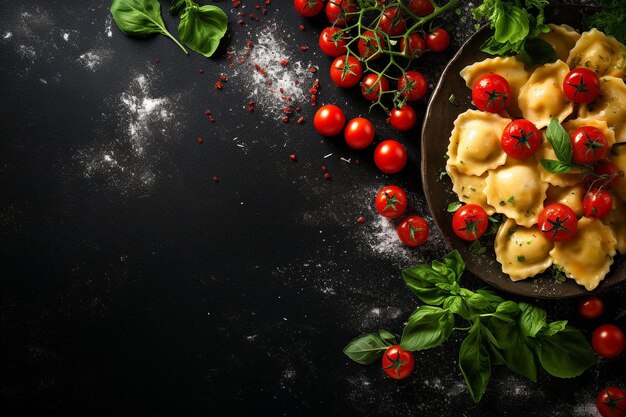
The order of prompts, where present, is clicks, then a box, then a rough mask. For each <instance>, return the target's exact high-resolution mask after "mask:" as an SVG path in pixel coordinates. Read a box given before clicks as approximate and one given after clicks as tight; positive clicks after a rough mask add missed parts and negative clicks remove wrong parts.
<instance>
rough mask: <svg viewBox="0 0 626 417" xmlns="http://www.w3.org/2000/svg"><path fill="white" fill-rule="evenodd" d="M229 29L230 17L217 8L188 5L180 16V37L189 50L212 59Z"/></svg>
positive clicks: (189, 3) (190, 3)
mask: <svg viewBox="0 0 626 417" xmlns="http://www.w3.org/2000/svg"><path fill="white" fill-rule="evenodd" d="M227 29H228V17H227V16H226V13H224V12H223V11H222V9H220V8H219V7H217V6H211V5H206V6H198V5H196V4H193V3H192V2H188V3H187V7H186V8H185V11H184V12H183V13H182V14H181V16H180V24H179V25H178V36H180V39H181V40H182V41H183V42H185V45H187V46H188V47H189V48H191V49H193V50H194V51H196V52H198V53H200V54H202V55H204V56H206V57H210V56H211V55H213V53H214V52H215V50H216V49H217V47H218V46H219V44H220V40H221V39H222V38H223V37H224V35H225V34H226V30H227Z"/></svg>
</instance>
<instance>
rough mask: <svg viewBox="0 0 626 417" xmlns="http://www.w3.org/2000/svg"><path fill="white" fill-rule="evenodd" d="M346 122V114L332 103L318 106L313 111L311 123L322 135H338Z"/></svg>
mask: <svg viewBox="0 0 626 417" xmlns="http://www.w3.org/2000/svg"><path fill="white" fill-rule="evenodd" d="M345 124H346V115H345V114H344V113H343V110H341V109H340V108H339V107H337V106H335V105H334V104H327V105H325V106H322V107H320V108H319V109H318V110H317V112H316V113H315V118H314V119H313V125H315V130H317V132H318V133H319V134H321V135H324V136H335V135H338V134H339V133H340V132H341V130H342V129H343V126H344V125H345Z"/></svg>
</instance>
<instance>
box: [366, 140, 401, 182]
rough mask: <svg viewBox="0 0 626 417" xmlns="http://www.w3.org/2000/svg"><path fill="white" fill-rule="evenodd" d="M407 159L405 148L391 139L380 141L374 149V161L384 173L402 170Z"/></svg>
mask: <svg viewBox="0 0 626 417" xmlns="http://www.w3.org/2000/svg"><path fill="white" fill-rule="evenodd" d="M407 160H408V155H407V152H406V148H405V147H404V146H402V144H401V143H400V142H398V141H395V140H393V139H388V140H384V141H382V142H380V143H379V144H378V146H377V147H376V150H375V151H374V163H375V164H376V166H377V167H378V169H380V170H381V171H382V172H384V173H385V174H395V173H397V172H400V171H402V169H403V168H404V166H405V165H406V162H407Z"/></svg>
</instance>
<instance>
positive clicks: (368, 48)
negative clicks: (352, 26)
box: [357, 30, 385, 61]
mask: <svg viewBox="0 0 626 417" xmlns="http://www.w3.org/2000/svg"><path fill="white" fill-rule="evenodd" d="M379 44H380V47H381V48H383V47H384V46H385V40H384V39H383V37H382V36H380V35H378V34H377V33H374V32H372V31H371V30H366V31H365V32H363V33H362V34H361V38H360V39H359V42H358V44H357V49H358V50H359V56H360V57H361V59H362V60H364V61H365V60H367V61H375V60H377V59H378V58H380V57H381V56H382V54H381V53H380V52H379V51H378V49H379Z"/></svg>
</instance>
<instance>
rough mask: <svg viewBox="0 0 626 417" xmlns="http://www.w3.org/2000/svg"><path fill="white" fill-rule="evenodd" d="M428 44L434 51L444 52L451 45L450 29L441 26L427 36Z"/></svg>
mask: <svg viewBox="0 0 626 417" xmlns="http://www.w3.org/2000/svg"><path fill="white" fill-rule="evenodd" d="M426 45H428V49H430V50H431V51H433V52H443V51H445V50H446V49H448V46H450V35H449V34H448V31H447V30H445V29H443V28H439V29H435V30H434V31H433V32H431V33H429V34H428V35H427V36H426Z"/></svg>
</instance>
